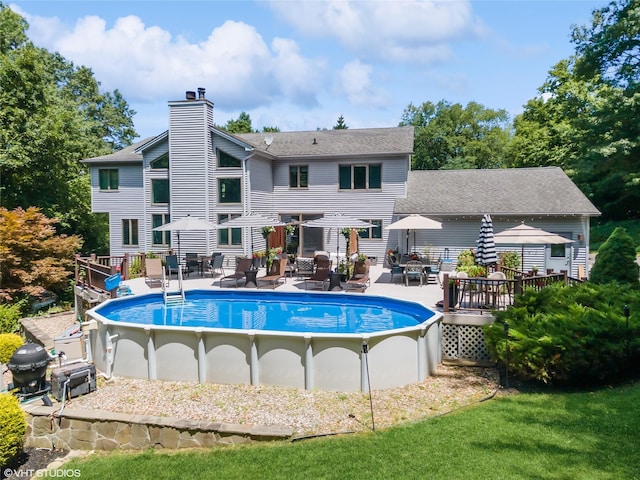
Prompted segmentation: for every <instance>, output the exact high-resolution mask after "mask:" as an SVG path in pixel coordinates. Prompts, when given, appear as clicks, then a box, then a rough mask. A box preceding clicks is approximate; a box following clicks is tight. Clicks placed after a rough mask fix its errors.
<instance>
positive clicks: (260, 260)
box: [253, 250, 266, 268]
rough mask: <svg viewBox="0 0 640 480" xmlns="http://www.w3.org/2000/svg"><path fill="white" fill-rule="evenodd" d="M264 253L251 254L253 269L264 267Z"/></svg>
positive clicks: (257, 251)
mask: <svg viewBox="0 0 640 480" xmlns="http://www.w3.org/2000/svg"><path fill="white" fill-rule="evenodd" d="M265 255H266V252H265V251H264V250H256V251H255V252H253V268H259V267H262V266H264V262H265Z"/></svg>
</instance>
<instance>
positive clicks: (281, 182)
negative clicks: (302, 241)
mask: <svg viewBox="0 0 640 480" xmlns="http://www.w3.org/2000/svg"><path fill="white" fill-rule="evenodd" d="M355 163H357V164H363V163H370V164H382V188H381V189H379V190H349V191H345V190H340V189H339V187H338V176H339V168H338V167H339V165H341V164H342V165H347V164H355ZM290 165H308V167H309V187H308V188H306V189H295V188H293V189H290V188H289V166H290ZM407 171H408V162H407V160H406V158H390V157H388V158H371V159H368V160H362V159H358V161H357V162H356V161H354V160H353V159H350V158H343V159H336V160H334V161H327V160H325V159H323V160H315V161H314V160H310V159H304V158H301V159H293V160H287V161H280V162H277V163H276V164H275V165H274V167H273V199H272V201H271V202H270V203H268V202H267V199H261V200H260V201H261V202H262V204H268V205H270V208H271V209H272V212H274V213H278V214H295V213H301V214H320V215H324V214H332V213H341V214H344V215H348V216H351V217H354V218H358V219H371V220H382V222H383V223H382V227H383V230H382V239H362V240H361V241H360V251H361V252H362V253H364V254H366V255H370V256H377V257H379V258H380V259H381V260H382V258H383V257H384V254H385V252H386V250H387V249H388V237H389V231H388V230H385V229H384V227H385V226H386V225H388V224H389V223H391V221H392V215H393V207H394V202H395V199H396V198H398V197H400V196H403V195H404V194H405V185H406V180H407ZM251 175H252V177H251V181H252V186H253V185H254V184H255V183H256V180H254V174H253V166H252V173H251ZM264 177H266V175H262V176H260V177H259V178H261V179H262V178H264ZM257 198H258V199H260V197H257ZM252 203H253V204H254V205H257V200H256V195H255V193H253V192H252ZM335 235H336V232H335V230H333V229H325V232H324V244H325V248H327V249H329V250H332V251H333V250H335V245H336V238H335ZM341 237H342V236H341V235H340V236H339V240H340V242H341V243H340V249H341V251H342V252H344V248H345V246H344V242H343V239H342V238H341Z"/></svg>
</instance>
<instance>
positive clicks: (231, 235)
mask: <svg viewBox="0 0 640 480" xmlns="http://www.w3.org/2000/svg"><path fill="white" fill-rule="evenodd" d="M239 216H240V215H238V214H226V213H223V214H219V215H218V224H219V225H220V226H221V227H224V223H225V222H228V221H229V220H233V219H234V218H237V217H239ZM232 245H242V228H239V227H238V228H219V229H218V246H228V247H230V246H232Z"/></svg>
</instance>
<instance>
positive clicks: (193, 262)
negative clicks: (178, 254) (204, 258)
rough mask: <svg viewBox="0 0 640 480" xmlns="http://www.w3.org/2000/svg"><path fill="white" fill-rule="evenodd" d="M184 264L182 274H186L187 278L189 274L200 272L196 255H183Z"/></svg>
mask: <svg viewBox="0 0 640 480" xmlns="http://www.w3.org/2000/svg"><path fill="white" fill-rule="evenodd" d="M184 263H185V267H184V270H183V272H182V273H186V274H187V277H188V276H189V274H190V273H191V272H199V271H200V260H198V254H197V253H185V254H184Z"/></svg>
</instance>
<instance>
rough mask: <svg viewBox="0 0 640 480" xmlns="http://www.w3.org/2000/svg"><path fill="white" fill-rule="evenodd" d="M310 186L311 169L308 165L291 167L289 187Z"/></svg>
mask: <svg viewBox="0 0 640 480" xmlns="http://www.w3.org/2000/svg"><path fill="white" fill-rule="evenodd" d="M308 186H309V167H308V166H307V165H291V166H290V167H289V187H290V188H307V187H308Z"/></svg>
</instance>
